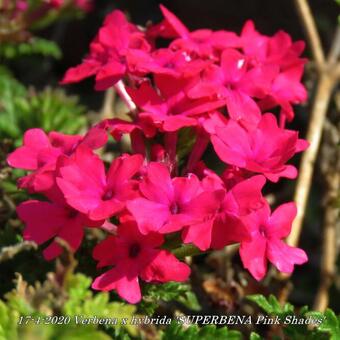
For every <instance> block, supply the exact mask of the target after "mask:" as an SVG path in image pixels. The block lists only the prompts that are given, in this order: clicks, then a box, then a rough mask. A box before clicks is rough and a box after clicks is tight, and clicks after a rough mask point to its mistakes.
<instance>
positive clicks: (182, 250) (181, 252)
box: [172, 244, 205, 259]
mask: <svg viewBox="0 0 340 340" xmlns="http://www.w3.org/2000/svg"><path fill="white" fill-rule="evenodd" d="M172 253H173V254H174V255H175V256H176V257H177V258H179V259H182V258H184V257H186V256H194V255H201V254H204V253H205V252H203V251H201V250H199V249H198V248H197V247H195V246H193V245H191V244H186V245H183V246H181V247H179V248H176V249H173V250H172Z"/></svg>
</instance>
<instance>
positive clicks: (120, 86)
mask: <svg viewBox="0 0 340 340" xmlns="http://www.w3.org/2000/svg"><path fill="white" fill-rule="evenodd" d="M114 88H115V90H116V91H117V93H118V95H119V97H120V98H121V99H122V100H123V101H124V103H125V104H126V106H127V107H128V109H129V111H132V112H133V111H136V109H137V106H136V104H135V103H134V102H133V100H132V99H131V97H130V95H129V94H128V93H127V92H126V89H125V85H124V83H123V81H122V80H119V81H118V82H117V83H116V84H115V85H114Z"/></svg>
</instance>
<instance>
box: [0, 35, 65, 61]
mask: <svg viewBox="0 0 340 340" xmlns="http://www.w3.org/2000/svg"><path fill="white" fill-rule="evenodd" d="M33 54H40V55H42V56H44V57H53V58H55V59H59V58H61V50H60V48H59V46H58V45H57V44H56V43H55V42H53V41H50V40H46V39H43V38H38V37H33V38H31V39H29V40H28V41H25V42H19V43H17V42H3V43H1V44H0V56H1V57H4V58H7V59H13V58H18V57H22V56H28V55H33Z"/></svg>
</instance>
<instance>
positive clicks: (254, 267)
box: [240, 202, 307, 280]
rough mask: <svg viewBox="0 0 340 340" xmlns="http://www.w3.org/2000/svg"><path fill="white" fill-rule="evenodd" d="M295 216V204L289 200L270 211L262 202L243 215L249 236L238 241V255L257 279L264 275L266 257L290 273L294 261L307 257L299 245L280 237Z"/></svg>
mask: <svg viewBox="0 0 340 340" xmlns="http://www.w3.org/2000/svg"><path fill="white" fill-rule="evenodd" d="M295 216H296V206H295V204H294V203H293V202H291V203H286V204H282V205H280V206H279V207H278V208H277V209H276V210H275V211H274V212H273V213H272V214H271V213H270V207H269V205H268V204H265V205H264V206H263V207H262V208H261V209H259V210H257V211H256V212H254V213H252V214H250V215H248V216H247V217H245V218H244V219H243V222H244V223H245V224H246V226H247V227H248V230H249V233H250V234H251V240H250V241H244V242H242V243H241V247H240V255H241V259H242V262H243V265H244V266H245V268H247V269H248V270H249V271H250V273H251V274H252V275H253V276H254V278H255V279H256V280H261V279H262V278H263V277H264V276H265V274H266V272H267V259H268V260H269V261H270V262H271V263H272V264H273V265H274V266H275V267H276V268H277V269H278V270H279V271H281V272H284V273H292V272H293V269H294V265H295V264H303V263H305V262H306V261H307V255H306V253H305V252H304V251H303V250H302V249H299V248H294V247H290V246H288V245H287V244H285V243H284V242H283V241H282V239H283V238H285V237H287V236H288V235H289V234H290V230H291V225H292V222H293V220H294V218H295Z"/></svg>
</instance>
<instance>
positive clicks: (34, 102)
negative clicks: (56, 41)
mask: <svg viewBox="0 0 340 340" xmlns="http://www.w3.org/2000/svg"><path fill="white" fill-rule="evenodd" d="M85 124H86V117H85V109H84V107H82V106H80V105H79V104H78V99H77V98H76V97H70V96H67V95H66V94H65V92H64V91H62V90H60V89H51V88H46V89H45V90H43V91H41V92H36V91H34V90H32V89H30V90H27V89H26V88H25V87H24V86H23V85H22V84H21V83H19V82H18V81H17V80H16V79H14V78H13V76H12V75H11V74H10V73H9V72H8V71H7V70H6V69H4V68H3V67H0V139H2V138H10V139H14V140H15V145H16V146H18V145H20V143H21V138H22V136H23V134H24V132H25V131H26V130H27V129H30V128H34V127H36V128H42V129H44V130H45V131H46V132H49V131H52V130H57V131H59V132H62V133H67V134H74V133H78V132H79V131H80V130H81V129H82V128H83V127H84V126H85Z"/></svg>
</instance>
